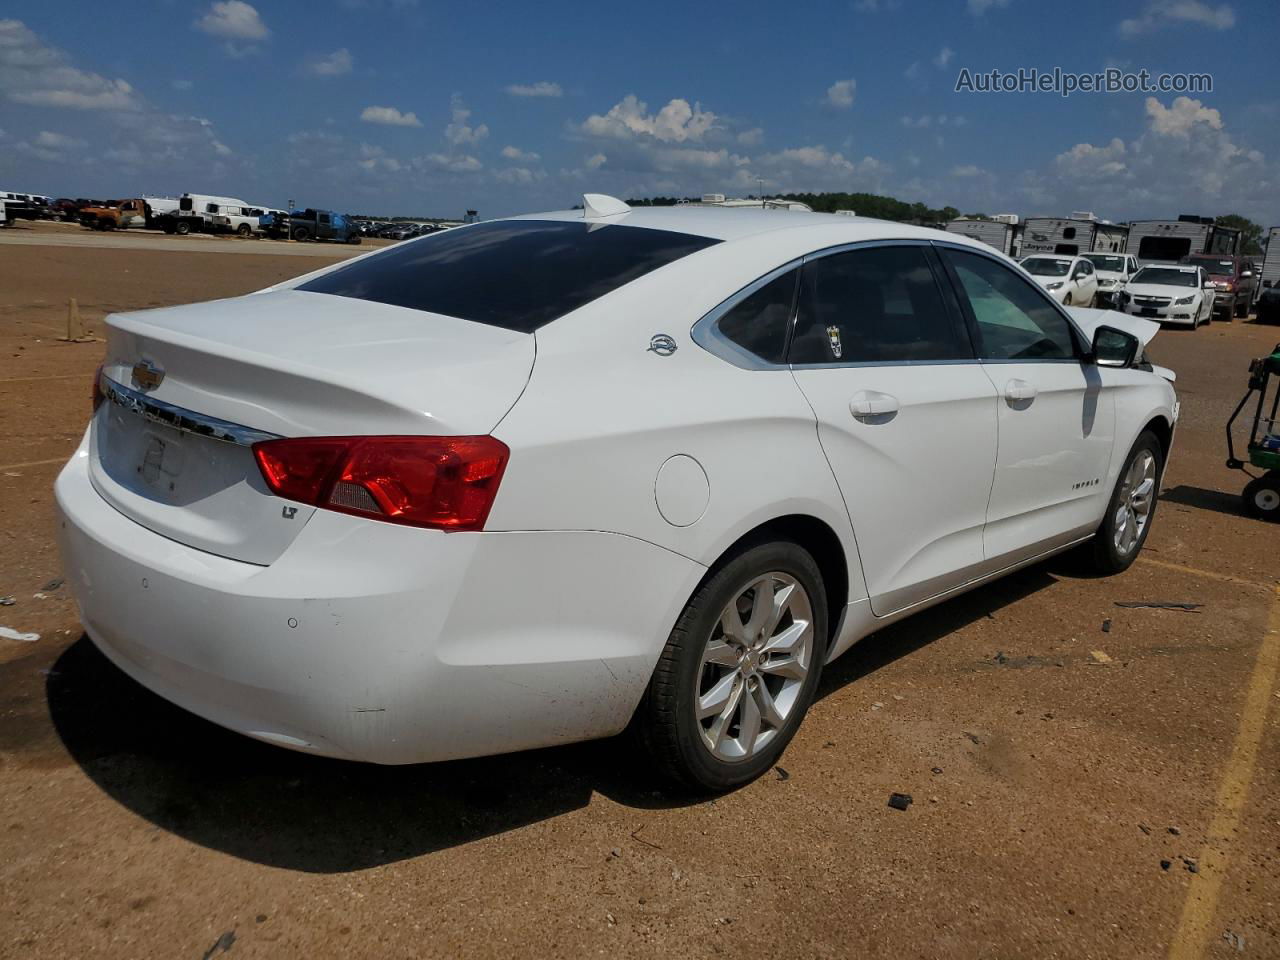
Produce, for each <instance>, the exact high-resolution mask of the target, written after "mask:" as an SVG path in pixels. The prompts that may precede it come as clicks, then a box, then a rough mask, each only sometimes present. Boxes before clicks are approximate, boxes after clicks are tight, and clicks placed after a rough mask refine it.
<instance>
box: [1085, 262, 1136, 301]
mask: <svg viewBox="0 0 1280 960" xmlns="http://www.w3.org/2000/svg"><path fill="white" fill-rule="evenodd" d="M1083 256H1084V258H1085V259H1086V260H1088V261H1089V262H1090V263H1092V264H1093V270H1094V274H1095V276H1096V277H1097V280H1098V299H1097V302H1096V303H1095V304H1094V305H1095V306H1097V307H1104V308H1106V309H1115V308H1117V307H1118V306H1119V305H1120V297H1119V294H1120V291H1121V290H1123V289H1124V288H1125V285H1126V284H1128V282H1129V280H1130V279H1132V277H1133V275H1134V274H1135V273H1137V272H1138V259H1137V257H1135V256H1133V255H1132V254H1129V253H1086V254H1084V255H1083Z"/></svg>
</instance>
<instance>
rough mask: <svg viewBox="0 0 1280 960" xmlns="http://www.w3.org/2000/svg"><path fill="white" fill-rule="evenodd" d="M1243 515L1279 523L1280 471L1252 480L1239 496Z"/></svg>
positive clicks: (1273, 471)
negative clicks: (1242, 506) (1241, 498)
mask: <svg viewBox="0 0 1280 960" xmlns="http://www.w3.org/2000/svg"><path fill="white" fill-rule="evenodd" d="M1240 496H1241V497H1243V498H1244V510H1245V513H1247V514H1249V516H1251V517H1255V518H1257V519H1258V520H1270V521H1272V522H1273V523H1276V522H1280V470H1272V471H1270V472H1269V473H1264V474H1263V475H1262V476H1260V477H1256V478H1254V479H1253V480H1252V481H1250V483H1249V485H1248V486H1247V487H1245V488H1244V493H1242V494H1241V495H1240Z"/></svg>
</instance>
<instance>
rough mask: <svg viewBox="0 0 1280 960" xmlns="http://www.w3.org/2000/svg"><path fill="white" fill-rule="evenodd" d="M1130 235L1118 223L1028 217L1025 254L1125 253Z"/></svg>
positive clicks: (1024, 243) (1024, 231) (1024, 230)
mask: <svg viewBox="0 0 1280 960" xmlns="http://www.w3.org/2000/svg"><path fill="white" fill-rule="evenodd" d="M1128 236H1129V230H1128V228H1127V227H1125V226H1122V225H1121V224H1118V223H1105V222H1103V221H1101V220H1086V219H1073V218H1071V217H1028V218H1027V220H1026V221H1025V226H1024V229H1023V234H1022V255H1023V256H1024V257H1025V256H1030V255H1031V254H1033V253H1056V254H1061V255H1063V256H1075V255H1076V254H1080V253H1123V252H1124V250H1125V244H1126V242H1127V240H1128Z"/></svg>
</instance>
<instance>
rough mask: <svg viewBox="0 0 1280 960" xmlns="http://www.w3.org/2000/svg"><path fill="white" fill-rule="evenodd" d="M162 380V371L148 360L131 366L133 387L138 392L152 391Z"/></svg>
mask: <svg viewBox="0 0 1280 960" xmlns="http://www.w3.org/2000/svg"><path fill="white" fill-rule="evenodd" d="M162 380H164V371H163V370H161V369H160V368H159V367H157V366H156V365H155V364H154V363H152V362H151V361H150V360H139V361H138V362H137V363H135V364H134V365H133V385H134V386H135V387H137V388H138V389H139V390H154V389H155V388H156V387H158V386H160V382H161V381H162Z"/></svg>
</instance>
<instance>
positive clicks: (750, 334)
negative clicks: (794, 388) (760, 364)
mask: <svg viewBox="0 0 1280 960" xmlns="http://www.w3.org/2000/svg"><path fill="white" fill-rule="evenodd" d="M797 272H798V271H796V270H788V271H787V272H786V273H784V274H782V276H780V277H775V278H774V279H772V280H770V281H769V282H768V283H766V284H764V286H762V287H760V289H759V290H756V291H754V292H752V293H750V294H748V295H747V296H746V297H743V299H742V300H740V301H739V302H738V303H737V304H735V305H734V306H733V307H732V308H731V309H730V310H729V311H728V312H726V313H725V314H724V316H722V317H721V318H720V320H719V321H718V322H717V323H716V327H717V329H718V330H719V331H720V332H721V333H722V334H723V335H724V336H725V337H727V338H728V339H730V340H732V341H733V342H734V343H736V344H737V345H738V346H740V347H741V348H742V349H743V350H746V351H747V352H748V353H750V354H752V355H753V356H756V357H759V358H760V359H761V360H764V361H766V362H767V363H782V361H783V360H784V359H785V357H786V348H787V327H788V326H789V325H790V323H791V307H792V304H793V303H794V302H795V290H796V274H797Z"/></svg>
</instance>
